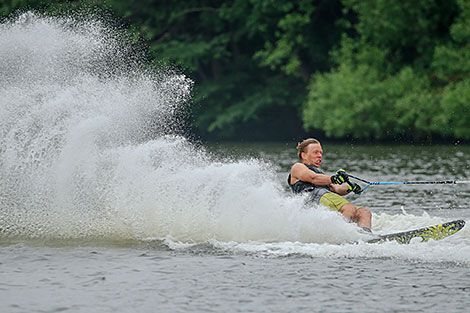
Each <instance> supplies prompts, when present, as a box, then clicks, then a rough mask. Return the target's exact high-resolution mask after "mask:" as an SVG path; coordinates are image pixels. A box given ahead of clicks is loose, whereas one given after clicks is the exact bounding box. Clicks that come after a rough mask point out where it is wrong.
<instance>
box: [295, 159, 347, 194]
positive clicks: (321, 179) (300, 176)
mask: <svg viewBox="0 0 470 313" xmlns="http://www.w3.org/2000/svg"><path fill="white" fill-rule="evenodd" d="M290 174H291V184H295V183H296V182H298V181H299V180H301V181H304V182H309V183H312V184H314V185H318V186H325V185H329V186H330V190H331V191H333V192H335V193H337V194H339V195H340V196H344V195H347V194H348V193H349V188H348V185H347V184H344V185H336V184H332V183H331V176H328V175H324V174H318V173H315V172H314V171H311V170H309V169H308V168H307V167H306V166H305V165H304V164H302V163H295V164H294V165H293V166H292V168H291V170H290Z"/></svg>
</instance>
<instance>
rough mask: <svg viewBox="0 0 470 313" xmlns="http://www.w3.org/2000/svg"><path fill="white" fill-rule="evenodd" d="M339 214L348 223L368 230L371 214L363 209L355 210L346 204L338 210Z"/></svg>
mask: <svg viewBox="0 0 470 313" xmlns="http://www.w3.org/2000/svg"><path fill="white" fill-rule="evenodd" d="M339 212H340V213H341V214H343V216H344V217H345V218H346V219H347V220H348V221H350V222H356V223H357V225H358V226H359V227H367V228H369V229H370V227H371V220H372V214H371V213H370V211H369V210H367V209H365V208H356V207H355V206H354V205H352V204H350V203H348V204H345V205H343V207H341V209H340V210H339Z"/></svg>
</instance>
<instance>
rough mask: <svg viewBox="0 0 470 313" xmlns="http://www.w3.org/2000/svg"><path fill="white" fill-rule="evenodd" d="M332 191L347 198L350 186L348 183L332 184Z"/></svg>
mask: <svg viewBox="0 0 470 313" xmlns="http://www.w3.org/2000/svg"><path fill="white" fill-rule="evenodd" d="M330 190H331V191H333V192H335V193H337V194H339V195H340V196H345V195H347V194H348V193H349V192H350V190H349V185H348V184H346V183H345V184H343V185H336V184H331V185H330Z"/></svg>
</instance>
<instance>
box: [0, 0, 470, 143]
mask: <svg viewBox="0 0 470 313" xmlns="http://www.w3.org/2000/svg"><path fill="white" fill-rule="evenodd" d="M83 7H88V8H89V7H99V8H103V9H104V10H105V11H106V12H111V14H112V15H113V18H114V19H116V20H118V21H120V23H121V22H122V23H123V24H124V25H125V28H126V29H127V30H128V31H129V32H130V33H131V34H132V35H133V36H134V37H135V39H136V41H144V42H145V44H146V45H147V46H148V49H149V55H150V56H151V59H152V60H153V62H154V64H155V66H166V65H172V66H177V67H179V68H180V69H181V71H183V72H184V73H185V74H186V75H187V76H189V77H191V78H192V79H193V80H194V81H195V89H194V93H193V102H194V103H193V105H192V120H191V125H192V126H193V131H194V132H195V133H196V134H197V135H198V136H200V137H201V138H204V139H217V140H223V139H262V140H285V139H292V138H297V137H299V136H304V135H305V134H306V133H308V134H312V133H313V134H318V136H320V137H328V138H338V139H358V140H405V141H428V142H431V141H433V140H441V139H445V140H447V139H450V140H468V139H470V75H469V73H470V1H468V0H446V1H444V0H420V1H405V0H400V1H386V0H296V1H286V0H282V1H281V0H230V1H228V0H217V1H216V0H212V1H211V0H205V1H204V0H187V1H177V0H162V1H155V0H141V1H124V0H107V1H97V0H85V1H83V0H82V1H72V0H70V1H66V2H64V1H55V0H51V1H44V0H28V1H27V0H15V1H3V2H0V14H1V16H3V17H6V16H9V15H10V14H11V13H13V12H15V11H17V10H26V9H36V10H39V11H45V12H50V13H56V12H66V11H67V10H74V9H80V8H83Z"/></svg>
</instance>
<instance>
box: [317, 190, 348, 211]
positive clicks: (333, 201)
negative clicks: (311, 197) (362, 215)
mask: <svg viewBox="0 0 470 313" xmlns="http://www.w3.org/2000/svg"><path fill="white" fill-rule="evenodd" d="M320 203H321V204H323V205H324V206H327V207H329V208H331V209H332V210H334V211H339V210H340V209H341V208H342V207H343V206H344V205H345V204H349V203H350V202H349V201H348V200H346V199H344V198H343V197H341V196H340V195H338V194H336V193H333V192H327V193H325V194H324V195H323V196H322V197H321V198H320Z"/></svg>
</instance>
